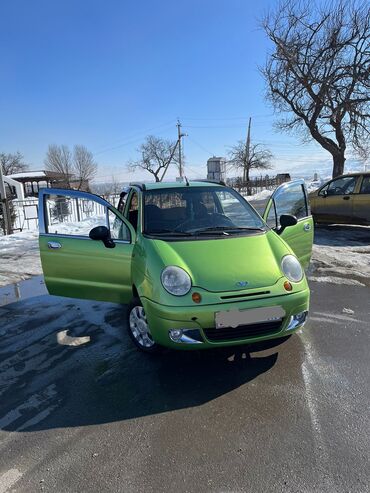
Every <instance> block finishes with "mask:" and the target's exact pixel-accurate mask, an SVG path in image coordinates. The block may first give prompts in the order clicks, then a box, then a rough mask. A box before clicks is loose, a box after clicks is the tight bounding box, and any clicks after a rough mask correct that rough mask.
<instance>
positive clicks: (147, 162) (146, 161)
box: [128, 135, 178, 181]
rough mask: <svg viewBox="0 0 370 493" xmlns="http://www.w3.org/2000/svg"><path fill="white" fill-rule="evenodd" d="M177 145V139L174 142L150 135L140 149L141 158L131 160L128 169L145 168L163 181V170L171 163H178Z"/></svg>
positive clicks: (158, 179) (156, 179)
mask: <svg viewBox="0 0 370 493" xmlns="http://www.w3.org/2000/svg"><path fill="white" fill-rule="evenodd" d="M176 147H177V141H175V142H173V141H170V140H165V139H161V138H159V137H154V136H153V135H149V136H148V137H147V138H146V140H145V142H144V143H143V144H141V146H140V147H139V149H138V152H140V154H141V159H140V160H138V161H131V162H130V163H129V164H128V169H129V170H130V171H135V170H138V169H143V170H145V171H148V173H150V174H152V175H153V176H154V179H155V181H161V178H162V175H163V172H164V171H165V170H166V168H167V167H168V166H169V164H170V163H171V162H174V163H176V164H177V163H178V157H176V156H175V150H176Z"/></svg>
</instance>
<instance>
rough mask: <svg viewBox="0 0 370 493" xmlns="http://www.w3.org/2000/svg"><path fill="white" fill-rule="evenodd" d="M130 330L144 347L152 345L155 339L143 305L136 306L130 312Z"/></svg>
mask: <svg viewBox="0 0 370 493" xmlns="http://www.w3.org/2000/svg"><path fill="white" fill-rule="evenodd" d="M130 330H131V332H132V335H133V336H134V337H135V340H136V341H137V342H138V343H139V344H140V346H143V347H152V346H153V345H154V341H153V338H152V335H151V333H150V330H149V326H148V322H147V320H146V316H145V311H144V308H143V307H142V306H134V308H133V309H132V310H131V312H130Z"/></svg>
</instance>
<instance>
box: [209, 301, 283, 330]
mask: <svg viewBox="0 0 370 493" xmlns="http://www.w3.org/2000/svg"><path fill="white" fill-rule="evenodd" d="M284 316H285V310H284V309H283V307H281V306H265V307H261V308H250V309H249V310H228V311H224V312H216V313H215V325H216V329H221V328H225V327H232V328H235V327H239V325H250V324H255V323H262V322H273V321H276V320H281V319H282V318H283V317H284Z"/></svg>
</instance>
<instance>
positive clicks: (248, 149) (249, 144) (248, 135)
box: [243, 117, 252, 183]
mask: <svg viewBox="0 0 370 493" xmlns="http://www.w3.org/2000/svg"><path fill="white" fill-rule="evenodd" d="M251 122H252V118H251V117H249V123H248V132H247V142H246V144H245V162H244V173H243V182H244V183H245V182H246V181H247V165H248V164H249V156H250V149H251Z"/></svg>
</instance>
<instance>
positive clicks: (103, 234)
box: [89, 226, 116, 248]
mask: <svg viewBox="0 0 370 493" xmlns="http://www.w3.org/2000/svg"><path fill="white" fill-rule="evenodd" d="M89 238H90V239H91V240H100V241H102V242H103V243H104V246H105V247H106V248H114V247H115V246H116V244H115V243H114V241H113V240H112V238H111V237H110V231H109V229H108V228H107V227H106V226H96V227H95V228H93V229H92V230H91V231H90V233H89Z"/></svg>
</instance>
